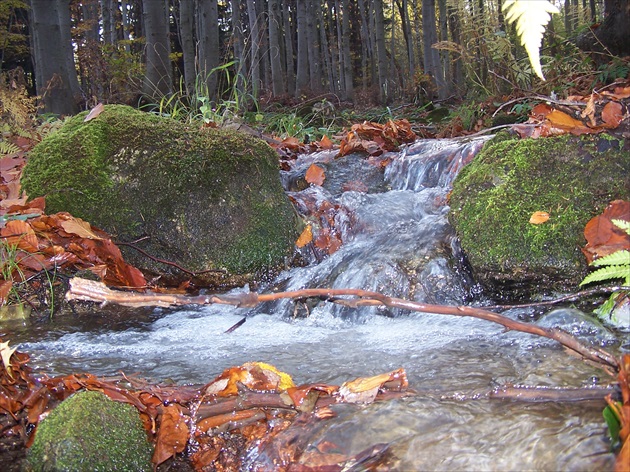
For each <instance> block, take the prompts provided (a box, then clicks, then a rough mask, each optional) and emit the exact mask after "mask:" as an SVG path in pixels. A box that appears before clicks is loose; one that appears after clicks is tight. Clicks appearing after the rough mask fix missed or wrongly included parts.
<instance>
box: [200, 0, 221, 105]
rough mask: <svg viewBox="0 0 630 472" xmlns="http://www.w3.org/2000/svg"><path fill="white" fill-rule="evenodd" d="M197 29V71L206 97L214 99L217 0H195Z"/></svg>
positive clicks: (217, 36)
mask: <svg viewBox="0 0 630 472" xmlns="http://www.w3.org/2000/svg"><path fill="white" fill-rule="evenodd" d="M197 12H198V14H197V19H198V22H197V31H198V33H199V34H198V39H197V41H198V44H199V48H198V53H197V60H198V62H199V72H200V74H201V77H202V78H203V79H202V80H203V81H204V83H205V85H206V87H207V89H206V93H207V94H208V98H210V99H214V98H215V94H216V89H217V82H218V77H217V74H216V72H213V69H214V68H215V67H218V66H219V63H220V57H219V26H218V25H219V6H218V3H217V0H197Z"/></svg>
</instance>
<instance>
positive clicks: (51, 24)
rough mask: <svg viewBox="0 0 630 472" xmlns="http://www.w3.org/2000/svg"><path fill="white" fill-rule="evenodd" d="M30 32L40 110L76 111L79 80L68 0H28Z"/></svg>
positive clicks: (67, 112)
mask: <svg viewBox="0 0 630 472" xmlns="http://www.w3.org/2000/svg"><path fill="white" fill-rule="evenodd" d="M31 19H32V20H31V28H32V31H31V34H32V37H33V53H34V62H35V82H36V90H37V95H38V96H39V97H41V100H42V101H43V111H44V112H45V113H54V114H59V115H73V114H76V113H77V112H78V111H79V106H78V100H79V98H80V96H79V82H78V78H77V71H76V69H75V67H74V54H73V51H72V43H71V39H70V5H69V0H54V1H51V0H31Z"/></svg>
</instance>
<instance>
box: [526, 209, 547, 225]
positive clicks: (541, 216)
mask: <svg viewBox="0 0 630 472" xmlns="http://www.w3.org/2000/svg"><path fill="white" fill-rule="evenodd" d="M548 220H549V213H547V212H546V211H535V212H534V213H532V216H531V217H530V218H529V222H530V223H531V224H533V225H540V224H543V223H544V222H545V221H548Z"/></svg>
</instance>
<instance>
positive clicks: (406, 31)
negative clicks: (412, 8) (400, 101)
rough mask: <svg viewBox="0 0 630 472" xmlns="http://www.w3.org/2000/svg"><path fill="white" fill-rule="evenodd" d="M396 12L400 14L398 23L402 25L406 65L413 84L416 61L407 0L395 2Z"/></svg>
mask: <svg viewBox="0 0 630 472" xmlns="http://www.w3.org/2000/svg"><path fill="white" fill-rule="evenodd" d="M397 5H398V11H399V12H400V22H401V25H402V32H403V37H404V39H405V47H406V51H407V64H408V65H409V78H410V80H411V81H412V82H413V80H414V77H415V75H416V60H415V55H414V52H413V39H412V37H411V22H410V21H409V4H408V1H407V0H402V3H401V2H400V1H399V2H397Z"/></svg>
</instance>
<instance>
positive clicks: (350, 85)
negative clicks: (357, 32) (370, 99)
mask: <svg viewBox="0 0 630 472" xmlns="http://www.w3.org/2000/svg"><path fill="white" fill-rule="evenodd" d="M341 14H342V15H343V16H342V18H341V44H342V49H343V55H342V57H343V78H344V99H345V100H350V101H352V100H354V77H353V74H352V56H351V55H350V34H351V32H350V5H349V2H348V0H343V2H342V11H341Z"/></svg>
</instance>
